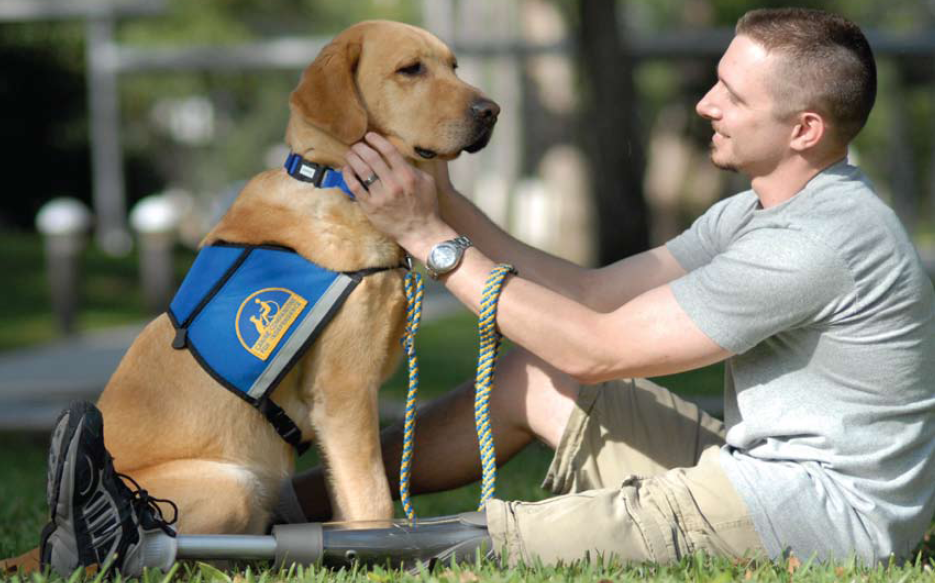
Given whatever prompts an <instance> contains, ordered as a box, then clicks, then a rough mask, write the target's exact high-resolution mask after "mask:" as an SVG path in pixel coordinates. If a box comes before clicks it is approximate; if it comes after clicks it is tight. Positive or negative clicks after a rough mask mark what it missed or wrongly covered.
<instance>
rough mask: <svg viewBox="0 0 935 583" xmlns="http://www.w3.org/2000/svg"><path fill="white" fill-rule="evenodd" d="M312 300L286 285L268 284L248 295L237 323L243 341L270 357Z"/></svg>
mask: <svg viewBox="0 0 935 583" xmlns="http://www.w3.org/2000/svg"><path fill="white" fill-rule="evenodd" d="M307 304H308V302H307V301H306V300H305V298H303V297H302V296H300V295H299V294H297V293H295V292H293V291H291V290H288V289H286V288H282V287H268V288H265V289H261V290H260V291H257V292H254V293H252V294H250V295H249V296H247V299H245V300H244V301H243V303H241V304H240V309H238V310H237V318H236V322H235V326H236V328H237V338H238V339H239V340H240V344H241V345H243V347H244V348H245V349H246V350H247V352H249V353H250V354H252V355H253V356H255V357H257V358H259V359H260V360H266V359H267V358H269V355H270V354H271V353H272V352H273V350H275V349H276V346H278V345H279V342H280V341H281V340H282V338H283V336H285V334H286V332H288V331H289V328H290V327H291V326H292V324H293V323H294V322H295V320H296V318H298V317H299V314H301V313H302V310H303V309H305V306H306V305H307Z"/></svg>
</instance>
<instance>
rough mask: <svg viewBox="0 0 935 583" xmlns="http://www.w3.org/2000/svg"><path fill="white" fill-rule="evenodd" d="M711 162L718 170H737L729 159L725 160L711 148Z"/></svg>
mask: <svg viewBox="0 0 935 583" xmlns="http://www.w3.org/2000/svg"><path fill="white" fill-rule="evenodd" d="M711 163H712V164H714V167H715V168H718V169H720V170H727V171H728V172H738V170H737V165H736V164H734V163H733V162H731V161H730V160H725V159H724V158H722V157H721V156H718V153H717V151H716V150H715V149H714V148H712V149H711Z"/></svg>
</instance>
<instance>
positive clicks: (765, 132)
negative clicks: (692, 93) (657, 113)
mask: <svg viewBox="0 0 935 583" xmlns="http://www.w3.org/2000/svg"><path fill="white" fill-rule="evenodd" d="M781 58H782V57H781V56H777V55H775V54H769V53H767V52H766V49H764V48H763V47H762V46H760V45H759V44H757V43H756V42H755V41H753V40H751V39H750V38H749V37H746V36H737V37H734V40H733V41H732V42H731V43H730V46H729V47H727V52H725V53H724V56H723V57H722V58H721V61H720V63H718V68H717V73H718V81H717V83H715V85H714V87H712V88H711V89H710V90H709V91H708V93H707V94H706V95H705V96H704V97H703V98H702V99H701V101H699V102H698V105H697V106H696V107H695V111H697V112H698V115H700V116H701V117H703V118H705V119H707V120H710V121H711V126H712V128H713V129H714V136H713V137H712V138H711V161H712V162H713V163H714V165H715V166H717V167H718V168H722V169H725V170H734V171H738V172H743V173H744V174H746V175H748V176H750V177H751V178H755V177H757V176H762V175H766V174H769V173H770V172H772V170H774V169H775V168H776V166H777V165H778V164H779V163H780V162H781V161H782V160H783V159H784V158H785V157H786V156H787V155H788V153H789V152H790V149H789V142H790V140H791V138H792V131H793V129H794V125H795V122H794V116H792V118H791V119H788V120H780V119H778V117H777V116H776V115H775V111H776V102H775V99H774V97H773V96H772V94H771V92H770V90H769V81H770V76H771V75H775V74H777V73H778V72H780V71H781V70H782V67H777V61H778V60H779V59H781Z"/></svg>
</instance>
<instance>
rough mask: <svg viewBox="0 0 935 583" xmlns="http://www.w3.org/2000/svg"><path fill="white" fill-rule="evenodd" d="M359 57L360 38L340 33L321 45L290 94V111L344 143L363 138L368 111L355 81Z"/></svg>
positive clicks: (351, 142)
mask: <svg viewBox="0 0 935 583" xmlns="http://www.w3.org/2000/svg"><path fill="white" fill-rule="evenodd" d="M359 60H360V40H359V39H348V38H341V37H339V38H336V39H334V40H333V41H332V42H331V43H330V44H329V45H327V46H326V47H325V48H323V49H322V50H321V52H320V53H319V54H318V57H317V58H316V59H315V60H314V61H312V64H311V65H309V66H308V67H307V68H306V69H305V71H304V72H303V73H302V80H301V81H299V85H298V87H296V88H295V90H293V91H292V94H291V95H290V96H289V105H290V106H291V108H292V113H293V115H299V116H300V117H302V118H303V119H304V120H305V121H306V122H308V123H309V124H311V125H313V126H315V127H317V128H319V129H321V130H323V131H325V132H326V133H328V134H330V135H331V136H333V137H335V138H337V139H338V140H340V141H341V142H342V143H344V144H353V143H354V142H359V141H360V140H361V139H363V137H364V134H365V133H366V132H367V112H366V110H365V109H364V106H363V104H362V103H361V101H360V97H359V96H358V94H357V84H356V83H355V81H354V74H355V72H356V71H357V63H358V61H359Z"/></svg>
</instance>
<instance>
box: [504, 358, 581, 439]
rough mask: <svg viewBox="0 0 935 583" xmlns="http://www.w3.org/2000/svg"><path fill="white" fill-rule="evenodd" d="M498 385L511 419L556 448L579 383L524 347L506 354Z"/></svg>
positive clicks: (572, 405) (572, 406)
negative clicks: (517, 421) (516, 420)
mask: <svg viewBox="0 0 935 583" xmlns="http://www.w3.org/2000/svg"><path fill="white" fill-rule="evenodd" d="M496 382H497V385H498V386H500V387H501V388H502V396H503V403H502V404H503V406H505V407H507V408H508V409H509V413H510V416H511V417H512V418H514V419H518V420H519V421H520V422H521V423H522V424H523V425H524V427H525V429H527V430H528V431H530V432H531V433H532V434H533V435H535V436H536V437H537V438H538V439H539V440H540V441H543V442H544V443H546V444H547V445H549V446H551V447H552V448H555V447H556V446H557V445H558V442H559V440H560V439H561V436H562V433H563V432H564V429H565V425H566V424H567V423H568V419H569V417H570V416H571V412H572V410H573V409H574V407H575V401H576V399H577V397H578V391H579V389H580V385H579V384H578V382H577V381H575V380H574V379H572V378H571V377H569V376H568V375H566V374H565V373H563V372H561V371H559V370H558V369H556V368H554V367H552V366H550V365H549V364H547V363H546V362H545V361H543V360H542V359H540V358H539V357H537V356H536V355H534V354H532V353H531V352H529V351H527V350H525V349H523V348H520V347H517V348H514V349H512V350H511V351H510V352H509V353H507V354H506V355H505V358H504V359H503V362H502V363H501V366H500V367H499V368H498V370H497V379H496ZM494 393H495V394H496V393H497V389H496V388H495V389H494Z"/></svg>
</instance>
